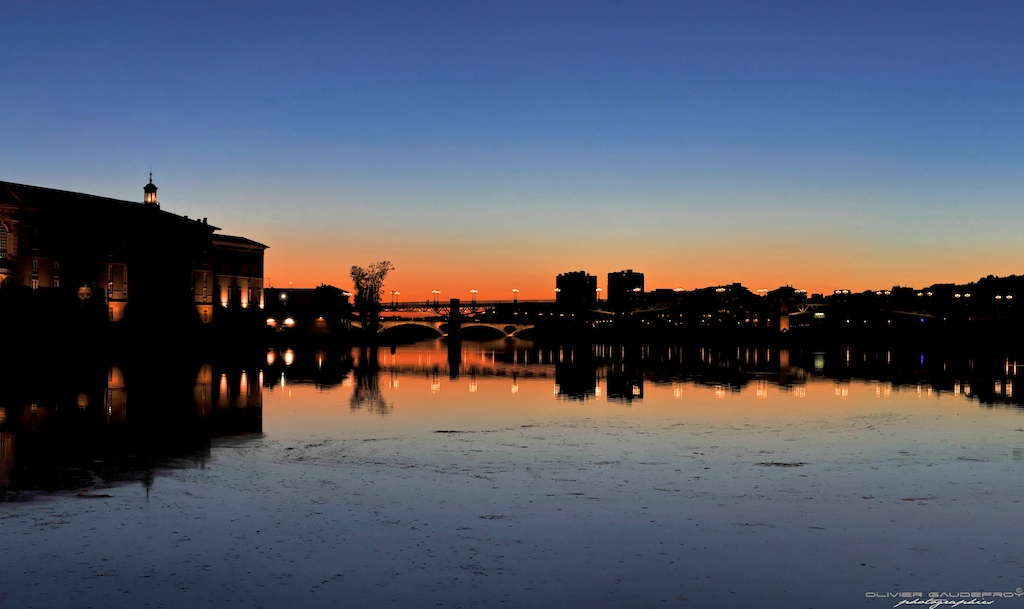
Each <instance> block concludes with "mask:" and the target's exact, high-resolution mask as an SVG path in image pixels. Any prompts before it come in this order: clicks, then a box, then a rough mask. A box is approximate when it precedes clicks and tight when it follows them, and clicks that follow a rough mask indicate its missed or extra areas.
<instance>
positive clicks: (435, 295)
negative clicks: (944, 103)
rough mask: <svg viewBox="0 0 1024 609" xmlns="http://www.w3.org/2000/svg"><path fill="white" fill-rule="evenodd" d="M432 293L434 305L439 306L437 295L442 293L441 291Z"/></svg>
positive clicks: (432, 291)
mask: <svg viewBox="0 0 1024 609" xmlns="http://www.w3.org/2000/svg"><path fill="white" fill-rule="evenodd" d="M430 293H431V294H433V295H434V304H435V305H436V304H437V295H438V294H440V293H441V290H430Z"/></svg>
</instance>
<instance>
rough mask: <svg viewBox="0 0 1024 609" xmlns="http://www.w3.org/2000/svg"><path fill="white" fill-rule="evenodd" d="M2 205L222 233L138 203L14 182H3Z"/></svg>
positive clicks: (0, 186)
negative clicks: (147, 217)
mask: <svg viewBox="0 0 1024 609" xmlns="http://www.w3.org/2000/svg"><path fill="white" fill-rule="evenodd" d="M0 205H13V206H17V207H31V208H36V209H39V210H42V211H50V212H56V213H60V212H63V211H72V210H74V211H78V212H81V211H83V210H82V208H83V207H86V208H89V209H92V210H95V211H103V212H107V213H117V212H121V213H136V214H137V213H146V214H156V215H157V216H158V217H160V218H161V219H162V220H164V221H171V222H188V223H191V224H202V225H203V226H206V227H207V228H208V229H209V230H210V231H215V230H220V229H219V228H218V227H216V226H212V225H209V224H206V223H205V222H204V221H202V220H195V219H190V218H187V217H185V216H179V215H178V214H172V213H170V212H168V211H164V210H162V209H159V208H157V207H156V206H155V205H146V204H145V203H142V202H136V201H122V200H119V199H111V198H108V197H99V196H96V195H89V194H84V193H80V192H70V191H66V190H57V189H55V188H44V187H42V186H30V185H28V184H16V183H13V182H3V181H0Z"/></svg>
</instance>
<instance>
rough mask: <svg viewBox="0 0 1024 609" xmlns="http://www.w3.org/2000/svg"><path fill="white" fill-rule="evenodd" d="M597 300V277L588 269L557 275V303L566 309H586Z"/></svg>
mask: <svg viewBox="0 0 1024 609" xmlns="http://www.w3.org/2000/svg"><path fill="white" fill-rule="evenodd" d="M596 302H597V277H595V276H594V275H588V274H587V273H586V271H572V272H569V273H561V274H559V275H558V276H557V277H555V304H557V305H559V306H560V307H561V308H564V309H584V308H588V307H593V306H594V305H595V304H596Z"/></svg>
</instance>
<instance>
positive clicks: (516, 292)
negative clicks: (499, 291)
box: [512, 288, 519, 303]
mask: <svg viewBox="0 0 1024 609" xmlns="http://www.w3.org/2000/svg"><path fill="white" fill-rule="evenodd" d="M512 302H513V303H517V302H519V288H512Z"/></svg>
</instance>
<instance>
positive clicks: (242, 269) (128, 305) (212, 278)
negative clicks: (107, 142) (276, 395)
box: [0, 176, 266, 322]
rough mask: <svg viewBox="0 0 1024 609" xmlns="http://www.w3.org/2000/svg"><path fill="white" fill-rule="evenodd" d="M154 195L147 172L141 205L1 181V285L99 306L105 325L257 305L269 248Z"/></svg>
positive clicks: (206, 316)
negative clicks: (166, 207)
mask: <svg viewBox="0 0 1024 609" xmlns="http://www.w3.org/2000/svg"><path fill="white" fill-rule="evenodd" d="M156 191H157V187H156V185H154V184H153V181H152V176H151V177H150V181H149V183H148V184H146V185H145V188H144V202H143V203H136V202H131V201H119V200H116V199H108V198H105V197H97V196H93V195H87V194H80V193H73V192H66V191H61V190H54V189H51V188H42V187H39V186H26V185H23V184H13V183H10V182H0V288H2V289H3V292H4V293H5V294H7V295H8V296H7V297H8V298H11V296H10V294H11V293H12V292H18V291H23V292H24V291H29V290H31V291H33V295H31V296H28V297H23V299H22V301H23V302H26V303H27V302H29V301H31V300H32V299H35V300H43V299H45V300H47V301H48V302H59V303H62V304H65V305H67V304H72V303H79V304H82V303H90V304H92V305H93V306H96V307H97V308H98V306H99V305H102V306H103V308H104V309H106V314H107V317H108V318H109V319H110V320H111V321H120V320H121V319H122V318H125V317H126V316H127V317H129V318H131V317H133V316H134V317H137V318H139V319H148V320H150V321H160V320H166V319H168V316H172V317H171V318H172V319H179V320H180V319H181V318H182V317H191V318H192V319H199V320H201V321H204V322H210V321H212V320H213V317H214V310H215V309H216V308H217V306H218V305H219V306H220V307H221V308H229V307H231V306H238V307H247V306H248V305H249V303H258V304H259V305H262V303H263V251H264V250H265V249H266V246H265V245H262V244H260V243H256V242H255V241H250V240H248V239H244V238H242V237H229V236H226V235H220V234H216V231H217V230H218V229H217V227H215V226H212V225H210V224H208V223H207V222H206V219H205V218H204V219H202V220H194V219H189V218H188V217H184V216H179V215H176V214H172V213H168V212H166V211H163V210H161V209H160V204H159V203H158V202H157V198H156ZM189 286H191V288H192V289H191V291H190V290H189ZM25 306H31V305H29V304H26V305H25Z"/></svg>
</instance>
